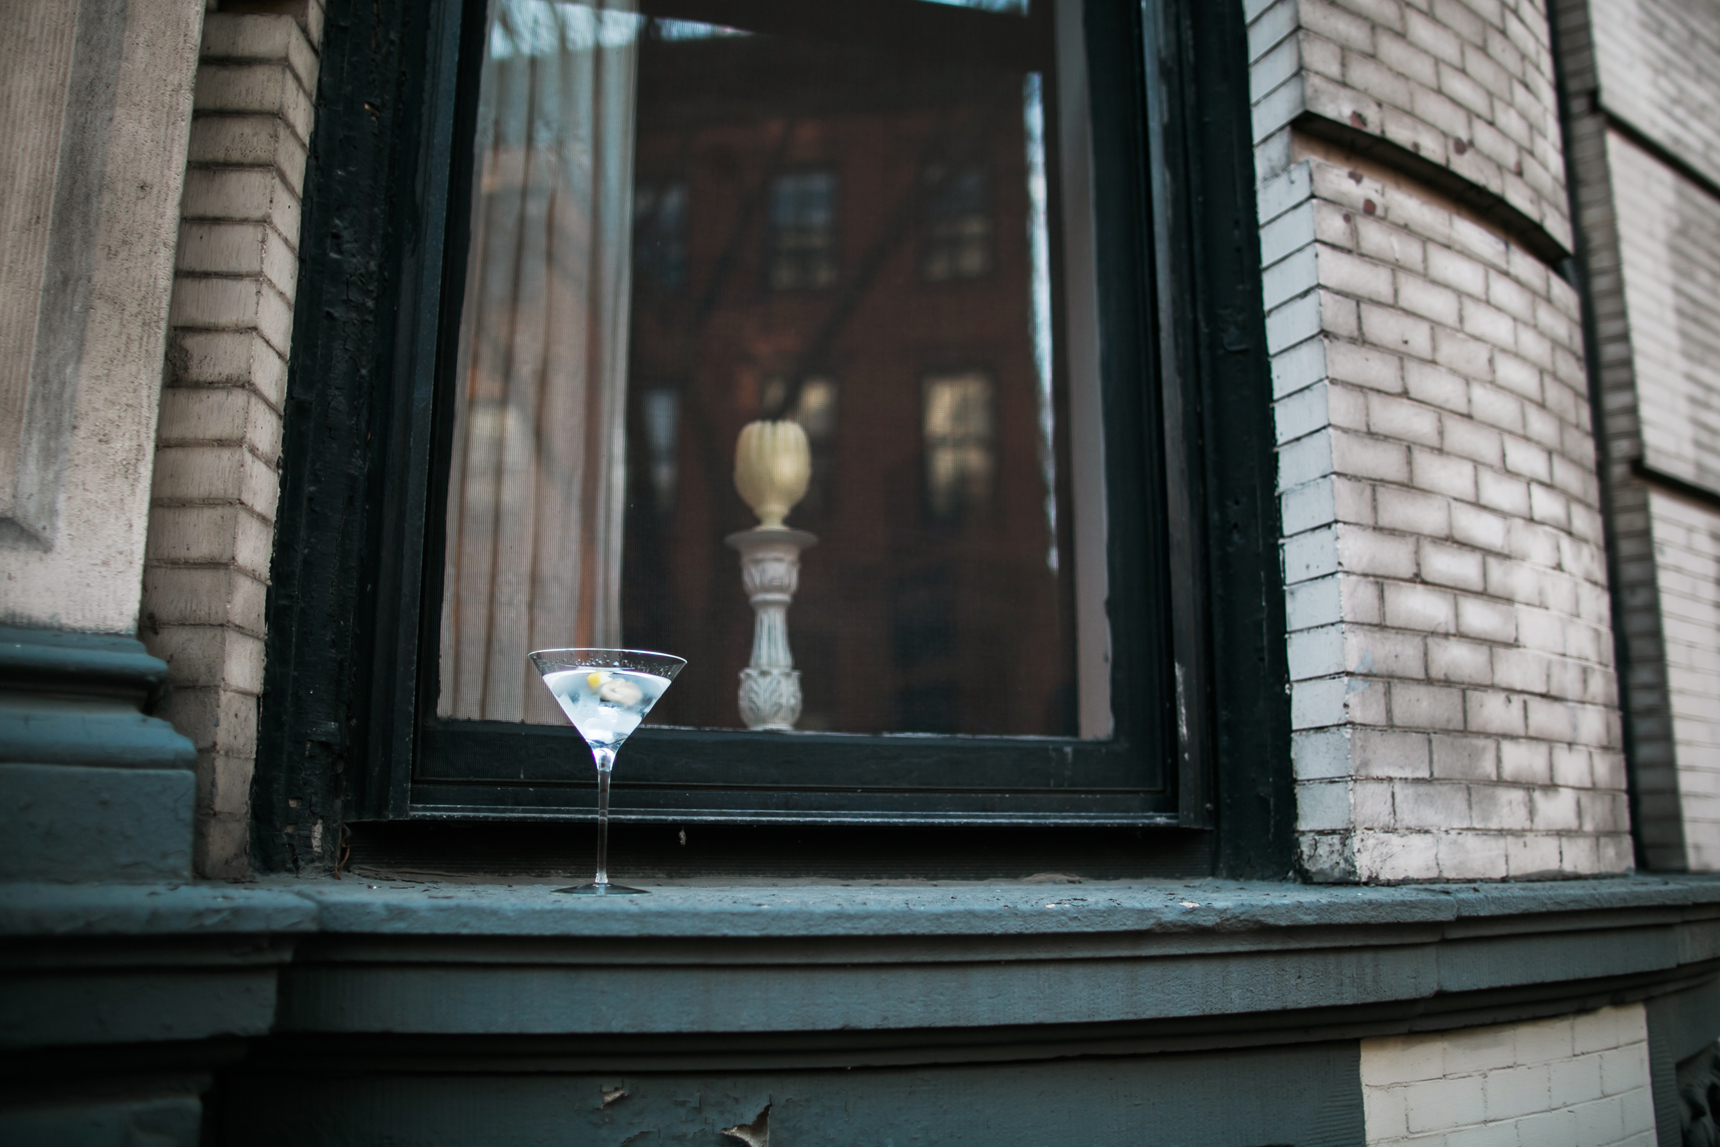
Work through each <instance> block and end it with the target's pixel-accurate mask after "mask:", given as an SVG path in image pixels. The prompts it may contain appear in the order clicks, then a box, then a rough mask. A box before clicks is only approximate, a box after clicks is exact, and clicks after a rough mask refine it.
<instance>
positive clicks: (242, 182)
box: [142, 0, 322, 876]
mask: <svg viewBox="0 0 1720 1147" xmlns="http://www.w3.org/2000/svg"><path fill="white" fill-rule="evenodd" d="M321 26H322V8H321V4H320V0H306V3H304V4H303V5H302V8H301V11H300V12H299V14H298V15H297V16H296V17H295V16H293V15H239V14H233V13H211V14H210V15H209V16H208V18H207V20H206V22H205V25H204V33H203V46H202V53H201V64H200V66H199V68H198V72H197V92H196V102H195V117H196V118H195V119H194V120H193V123H192V129H191V149H190V160H189V167H188V170H187V172H186V186H185V198H184V202H183V205H182V208H181V212H182V220H183V221H182V223H181V226H180V233H179V248H178V256H177V272H178V273H177V277H176V280H175V285H174V294H173V305H172V311H171V316H170V320H169V321H170V324H171V328H172V329H171V332H170V336H169V349H168V363H167V367H168V369H167V372H166V386H167V388H166V389H165V390H164V391H163V394H162V404H161V421H160V426H159V430H158V433H157V446H156V461H155V480H154V486H153V488H152V491H151V512H150V522H149V541H148V551H147V560H146V565H145V570H144V593H143V613H144V621H143V627H142V628H143V638H144V641H145V643H146V644H147V645H148V646H149V648H150V650H151V651H152V652H153V653H155V654H156V655H157V656H159V657H162V658H165V659H166V660H167V662H168V665H169V666H170V668H171V672H172V679H173V683H174V687H175V688H174V692H173V697H172V702H171V707H170V710H169V712H168V713H167V714H166V715H167V716H169V717H170V718H171V719H172V721H173V723H174V725H175V727H177V728H178V729H179V730H180V731H181V732H182V733H184V734H186V735H187V736H189V737H190V738H191V739H192V740H193V741H194V742H196V744H197V748H198V808H197V813H198V817H197V823H198V840H197V866H198V871H199V872H200V873H201V874H203V875H205V876H240V875H243V874H244V873H245V871H246V868H247V847H248V837H249V832H250V787H251V771H252V765H253V762H254V758H255V755H256V734H257V696H258V694H259V693H260V692H261V689H262V674H263V626H264V602H265V598H266V595H267V586H268V577H269V554H270V551H271V549H272V547H273V538H274V515H275V498H276V495H277V492H278V482H277V472H276V466H277V462H278V459H279V455H280V447H281V409H282V402H283V399H284V397H285V390H286V367H287V352H288V347H289V343H290V340H291V337H292V313H293V292H294V289H295V287H296V285H297V279H298V255H297V244H298V233H299V196H300V194H301V192H302V186H301V185H302V181H303V177H304V168H305V156H306V148H307V145H308V143H309V139H310V127H311V107H312V95H313V93H314V92H315V88H316V68H317V54H316V42H317V38H318V37H319V36H320V33H321Z"/></svg>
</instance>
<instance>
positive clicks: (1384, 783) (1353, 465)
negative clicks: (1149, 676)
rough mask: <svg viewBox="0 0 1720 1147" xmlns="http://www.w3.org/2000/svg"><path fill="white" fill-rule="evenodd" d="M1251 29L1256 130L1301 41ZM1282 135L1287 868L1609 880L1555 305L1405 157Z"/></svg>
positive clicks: (1602, 761) (1614, 819) (1576, 473)
mask: <svg viewBox="0 0 1720 1147" xmlns="http://www.w3.org/2000/svg"><path fill="white" fill-rule="evenodd" d="M1364 7H1365V8H1366V10H1367V11H1373V12H1375V13H1376V15H1378V14H1379V13H1384V15H1381V16H1380V17H1379V19H1380V22H1379V23H1378V25H1377V26H1375V27H1374V31H1373V33H1372V36H1373V38H1372V40H1371V41H1370V42H1371V43H1373V44H1374V45H1375V47H1376V49H1377V48H1378V47H1379V45H1382V44H1390V43H1395V41H1393V40H1392V39H1391V37H1390V36H1388V35H1385V32H1388V31H1390V30H1391V29H1390V28H1389V27H1387V25H1388V24H1389V23H1390V21H1391V20H1398V21H1400V22H1401V23H1402V26H1403V27H1405V28H1407V27H1409V26H1410V25H1412V24H1413V25H1415V26H1417V27H1421V26H1422V23H1421V21H1422V20H1423V19H1430V20H1440V19H1450V20H1451V21H1452V22H1453V23H1454V24H1455V25H1459V26H1462V27H1469V26H1470V24H1469V21H1470V19H1471V17H1473V16H1474V13H1473V12H1470V10H1469V9H1468V8H1464V9H1463V12H1461V13H1460V12H1457V11H1456V9H1455V8H1453V7H1451V6H1447V5H1435V4H1431V3H1430V4H1428V5H1425V6H1423V7H1421V8H1420V9H1419V13H1420V14H1419V16H1418V17H1417V18H1416V19H1415V20H1411V19H1410V13H1411V12H1412V11H1414V10H1417V9H1416V6H1414V5H1411V6H1408V7H1405V6H1401V5H1397V4H1392V5H1386V6H1374V5H1366V6H1364V5H1360V4H1358V5H1357V6H1356V8H1355V10H1354V11H1350V14H1349V16H1348V17H1346V19H1360V18H1361V17H1360V15H1359V13H1360V12H1361V11H1362V10H1363V8H1364ZM1480 7H1482V8H1488V6H1487V5H1481V6H1480ZM1313 11H1316V9H1314V8H1311V7H1309V6H1308V4H1306V3H1304V4H1302V5H1301V6H1300V7H1299V8H1297V9H1296V14H1297V19H1298V20H1305V19H1306V18H1308V13H1310V12H1313ZM1319 11H1321V12H1323V13H1324V14H1325V15H1324V16H1322V17H1321V18H1326V17H1330V16H1332V13H1331V12H1330V11H1327V10H1326V9H1324V8H1322V9H1319ZM1346 11H1349V10H1346ZM1488 11H1489V12H1491V13H1492V15H1493V16H1494V17H1495V18H1497V19H1504V15H1503V9H1498V8H1488ZM1523 11H1526V12H1528V13H1530V14H1532V15H1534V16H1535V20H1536V24H1535V28H1536V29H1537V31H1536V32H1535V34H1534V35H1533V36H1532V37H1530V38H1531V39H1532V40H1534V41H1535V42H1537V43H1544V38H1545V35H1546V22H1545V19H1544V17H1541V16H1540V15H1539V14H1538V12H1536V10H1535V9H1533V8H1532V7H1527V8H1525V9H1524V10H1523ZM1463 13H1469V15H1468V16H1465V15H1464V14H1463ZM1333 18H1334V19H1335V17H1333ZM1512 19H1513V20H1518V19H1519V16H1513V17H1512ZM1274 22H1276V23H1274ZM1482 24H1483V25H1485V26H1486V27H1493V26H1494V25H1493V24H1489V23H1487V21H1486V20H1482ZM1252 31H1253V32H1254V33H1255V35H1254V38H1253V40H1252V42H1251V51H1252V52H1253V53H1254V65H1253V66H1254V72H1253V84H1254V97H1255V101H1256V112H1257V118H1256V131H1257V134H1260V133H1261V131H1262V129H1263V128H1266V127H1268V126H1269V125H1271V124H1272V123H1274V122H1284V120H1283V117H1282V116H1278V115H1277V113H1271V114H1266V113H1267V112H1270V109H1271V107H1272V106H1273V101H1275V100H1278V99H1280V95H1279V93H1280V92H1281V91H1282V90H1283V88H1284V85H1285V84H1286V83H1292V82H1294V78H1293V77H1292V78H1290V79H1286V78H1285V77H1284V76H1283V75H1282V71H1283V62H1282V55H1281V53H1282V45H1283V44H1284V43H1286V42H1289V40H1291V39H1294V40H1295V42H1296V43H1297V44H1298V48H1297V51H1298V53H1299V54H1300V58H1301V59H1302V60H1303V61H1304V65H1305V61H1306V59H1307V50H1308V48H1307V44H1308V35H1309V31H1308V29H1307V28H1304V27H1302V26H1301V25H1300V24H1297V23H1296V22H1294V21H1292V20H1290V19H1288V18H1286V17H1284V16H1283V15H1282V13H1281V9H1280V7H1279V6H1277V5H1274V6H1271V7H1267V8H1264V9H1263V10H1261V11H1260V12H1259V14H1258V15H1257V17H1256V20H1255V22H1254V25H1253V27H1252ZM1274 32H1275V33H1277V34H1279V35H1280V36H1281V39H1279V40H1278V41H1276V42H1274V41H1272V39H1271V34H1272V33H1274ZM1395 34H1396V33H1393V35H1395ZM1352 39H1354V40H1355V41H1356V43H1358V44H1360V43H1361V37H1360V35H1359V33H1358V34H1357V35H1355V36H1353V37H1352ZM1483 39H1484V40H1485V35H1484V34H1483ZM1465 42H1466V43H1467V42H1468V41H1465ZM1377 58H1378V56H1377V52H1376V59H1377ZM1465 58H1466V59H1467V58H1468V57H1465ZM1541 58H1542V61H1543V63H1544V62H1545V57H1544V55H1543V57H1541ZM1297 74H1301V73H1297ZM1544 94H1547V93H1544ZM1548 98H1549V99H1550V94H1548ZM1549 106H1550V105H1549ZM1263 109H1264V110H1263ZM1301 114H1302V116H1303V118H1301V119H1299V120H1297V121H1296V124H1297V126H1296V127H1292V128H1288V129H1286V128H1278V129H1277V131H1276V133H1275V134H1273V135H1271V136H1263V137H1262V139H1261V142H1260V144H1259V145H1258V147H1257V160H1258V165H1257V166H1258V170H1259V172H1260V173H1261V175H1262V177H1263V178H1262V182H1261V186H1260V188H1259V193H1258V198H1259V204H1260V218H1261V244H1262V254H1263V261H1264V262H1265V264H1266V271H1265V275H1264V283H1263V290H1264V294H1265V303H1266V307H1267V310H1268V318H1267V338H1268V344H1269V348H1270V350H1271V353H1272V355H1273V364H1274V380H1273V381H1274V400H1275V411H1276V416H1277V433H1278V442H1279V485H1280V493H1281V510H1282V520H1283V534H1284V568H1285V578H1286V583H1287V594H1288V606H1289V609H1288V614H1289V624H1290V629H1291V636H1290V666H1291V675H1292V679H1293V685H1292V716H1293V722H1294V727H1295V733H1294V745H1293V756H1294V760H1295V768H1296V777H1297V792H1298V836H1299V840H1300V844H1301V857H1302V863H1303V865H1304V868H1305V869H1306V870H1307V871H1308V872H1309V874H1310V875H1312V876H1313V877H1314V878H1315V879H1326V880H1364V881H1376V880H1378V881H1389V880H1415V879H1481V878H1504V877H1513V876H1530V875H1546V874H1561V875H1576V874H1583V873H1594V872H1616V871H1622V870H1625V869H1628V868H1629V867H1630V864H1631V846H1630V840H1629V836H1628V830H1629V816H1628V805H1627V800H1626V795H1625V775H1624V765H1623V757H1622V752H1621V749H1622V744H1621V742H1622V736H1621V729H1620V724H1619V719H1618V714H1617V709H1616V683H1615V680H1614V676H1613V671H1612V656H1613V652H1612V645H1613V642H1612V634H1611V624H1610V623H1611V606H1610V601H1609V598H1608V594H1607V588H1606V587H1607V581H1606V571H1605V554H1604V549H1603V540H1602V534H1603V530H1602V521H1601V516H1600V512H1599V505H1600V490H1599V481H1598V476H1597V473H1596V466H1595V452H1594V439H1593V434H1592V428H1591V412H1590V407H1589V402H1588V395H1587V376H1586V373H1585V370H1584V366H1583V361H1582V337H1581V327H1580V318H1579V307H1578V300H1577V296H1576V294H1575V292H1574V291H1573V290H1572V289H1571V287H1570V286H1569V285H1568V284H1567V283H1566V282H1564V280H1562V279H1560V278H1559V277H1558V276H1557V275H1554V274H1552V273H1551V272H1550V271H1549V269H1548V267H1547V266H1546V265H1545V264H1544V263H1542V262H1540V261H1538V260H1537V259H1536V258H1535V257H1533V256H1532V255H1530V254H1529V253H1528V251H1527V250H1526V249H1525V248H1524V247H1523V246H1522V245H1521V244H1520V243H1518V242H1514V241H1512V240H1511V239H1508V238H1507V237H1506V236H1505V235H1503V234H1501V233H1500V232H1499V231H1498V230H1496V229H1495V227H1494V225H1493V224H1492V223H1489V222H1488V221H1487V219H1488V218H1491V216H1484V215H1482V214H1479V213H1477V212H1476V211H1474V210H1472V209H1471V208H1470V207H1469V206H1468V203H1467V201H1463V202H1460V201H1458V200H1456V199H1452V198H1448V197H1446V196H1445V195H1443V194H1442V192H1441V191H1439V190H1436V189H1435V188H1432V187H1429V186H1427V185H1426V184H1425V183H1423V182H1420V181H1418V174H1417V172H1418V171H1419V170H1420V169H1417V168H1415V167H1414V165H1413V164H1411V165H1404V166H1399V167H1395V168H1394V167H1393V166H1392V165H1391V163H1390V162H1389V161H1390V158H1391V153H1389V152H1379V151H1375V152H1372V153H1370V155H1369V156H1367V157H1363V156H1360V155H1358V154H1356V153H1355V152H1353V151H1347V150H1344V149H1343V148H1342V147H1341V146H1338V145H1336V144H1334V143H1331V142H1327V140H1328V139H1329V138H1330V137H1329V136H1328V135H1327V134H1326V133H1324V132H1318V131H1317V132H1314V133H1313V134H1312V135H1310V134H1306V133H1304V132H1303V131H1302V130H1300V129H1301V128H1303V127H1306V126H1308V122H1309V121H1308V119H1307V117H1308V116H1310V115H1319V114H1321V113H1320V112H1319V111H1318V109H1317V108H1316V107H1315V106H1314V105H1312V104H1310V105H1309V106H1308V107H1307V108H1306V109H1304V111H1303V112H1302V113H1301ZM1549 139H1550V140H1551V141H1552V143H1553V145H1554V146H1555V148H1556V145H1557V136H1556V134H1555V135H1553V136H1550V137H1549ZM1554 158H1557V156H1556V152H1555V155H1554ZM1559 166H1560V169H1561V170H1562V159H1561V160H1560V161H1559ZM1561 186H1562V184H1561ZM1545 237H1546V236H1544V235H1543V236H1541V239H1543V240H1544V239H1545Z"/></svg>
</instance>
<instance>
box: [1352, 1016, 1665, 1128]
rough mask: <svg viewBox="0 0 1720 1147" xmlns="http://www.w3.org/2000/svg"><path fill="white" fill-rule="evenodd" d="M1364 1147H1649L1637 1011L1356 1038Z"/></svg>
mask: <svg viewBox="0 0 1720 1147" xmlns="http://www.w3.org/2000/svg"><path fill="white" fill-rule="evenodd" d="M1361 1073H1362V1104H1363V1110H1364V1112H1365V1118H1366V1121H1367V1136H1368V1140H1367V1141H1368V1143H1369V1144H1370V1147H1387V1145H1390V1147H1471V1145H1473V1147H1483V1145H1486V1147H1496V1145H1497V1147H1506V1145H1509V1147H1517V1145H1519V1144H1542V1143H1544V1144H1548V1145H1549V1147H1552V1145H1554V1144H1557V1145H1558V1147H1614V1145H1620V1147H1622V1145H1626V1144H1628V1145H1630V1147H1652V1145H1653V1144H1654V1143H1655V1142H1656V1138H1655V1124H1654V1103H1653V1097H1652V1095H1651V1093H1650V1088H1649V1058H1648V1030H1647V1021H1646V1018H1645V1016H1644V1012H1643V1008H1642V1005H1641V1004H1633V1005H1630V1006H1628V1007H1616V1008H1604V1009H1602V1010H1600V1011H1595V1012H1584V1013H1581V1014H1579V1015H1575V1016H1561V1017H1559V1018H1557V1019H1551V1020H1539V1021H1536V1022H1533V1023H1524V1024H1508V1025H1502V1026H1498V1027H1486V1028H1471V1029H1468V1030H1466V1031H1460V1032H1438V1033H1434V1034H1430V1035H1414V1036H1398V1037H1393V1038H1389V1039H1365V1040H1363V1041H1362V1047H1361Z"/></svg>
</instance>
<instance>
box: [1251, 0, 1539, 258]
mask: <svg viewBox="0 0 1720 1147" xmlns="http://www.w3.org/2000/svg"><path fill="white" fill-rule="evenodd" d="M1246 11H1247V14H1248V17H1249V20H1250V25H1249V56H1250V59H1251V60H1252V61H1253V71H1252V78H1251V86H1252V89H1253V102H1254V125H1253V127H1254V138H1255V140H1256V141H1257V143H1258V144H1260V145H1262V162H1263V163H1264V164H1265V165H1266V166H1267V167H1269V168H1274V169H1276V168H1281V167H1282V166H1283V165H1284V163H1285V162H1287V154H1286V141H1285V140H1284V139H1283V138H1282V137H1280V136H1278V135H1277V133H1278V132H1279V130H1280V129H1281V128H1283V127H1284V126H1285V125H1286V124H1289V123H1292V122H1293V121H1295V120H1297V119H1298V118H1299V117H1303V116H1313V117H1316V118H1317V119H1320V120H1324V121H1327V122H1329V123H1334V124H1338V125H1341V126H1342V127H1345V128H1349V129H1352V130H1354V131H1357V132H1360V133H1364V134H1365V135H1367V136H1372V137H1375V138H1379V139H1383V140H1386V141H1388V142H1390V143H1393V144H1396V145H1398V146H1399V147H1402V148H1404V149H1406V150H1407V151H1409V152H1411V153H1413V154H1415V155H1418V156H1420V157H1421V158H1423V159H1425V160H1428V161H1429V162H1432V163H1435V164H1438V165H1440V166H1442V167H1445V168H1447V169H1449V170H1450V171H1451V172H1452V173H1453V174H1455V175H1457V176H1459V177H1460V178H1461V179H1463V180H1465V181H1467V182H1469V183H1471V184H1474V185H1475V186H1477V187H1479V188H1483V189H1485V190H1486V191H1488V192H1491V193H1492V194H1493V195H1495V196H1498V197H1499V198H1500V199H1501V200H1503V201H1504V202H1505V203H1508V204H1510V205H1511V206H1512V207H1515V208H1516V209H1517V210H1518V211H1521V212H1522V213H1523V214H1524V215H1526V216H1527V217H1528V218H1529V219H1530V220H1532V221H1534V222H1536V223H1538V224H1539V225H1540V226H1541V227H1542V228H1544V229H1545V231H1546V233H1547V234H1548V235H1550V236H1551V237H1552V238H1553V239H1554V240H1555V241H1556V242H1558V243H1559V244H1560V245H1561V246H1562V247H1564V248H1565V249H1566V250H1569V249H1570V247H1571V225H1570V213H1569V208H1568V205H1567V196H1566V193H1565V165H1564V159H1563V157H1562V155H1561V153H1560V150H1559V142H1558V141H1559V127H1558V124H1559V117H1558V100H1557V93H1556V89H1555V86H1554V81H1553V62H1552V53H1551V47H1550V40H1549V32H1548V26H1547V18H1546V10H1545V6H1544V4H1543V3H1542V2H1541V0H1467V2H1466V0H1273V2H1270V3H1269V2H1267V0H1247V2H1246ZM1263 174H1270V172H1266V173H1263Z"/></svg>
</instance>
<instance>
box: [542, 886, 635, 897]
mask: <svg viewBox="0 0 1720 1147" xmlns="http://www.w3.org/2000/svg"><path fill="white" fill-rule="evenodd" d="M556 891H557V892H566V893H567V894H568V895H570V896H649V895H651V892H650V890H649V889H645V888H629V887H627V885H625V884H581V885H579V886H578V887H577V888H557V889H556Z"/></svg>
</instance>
